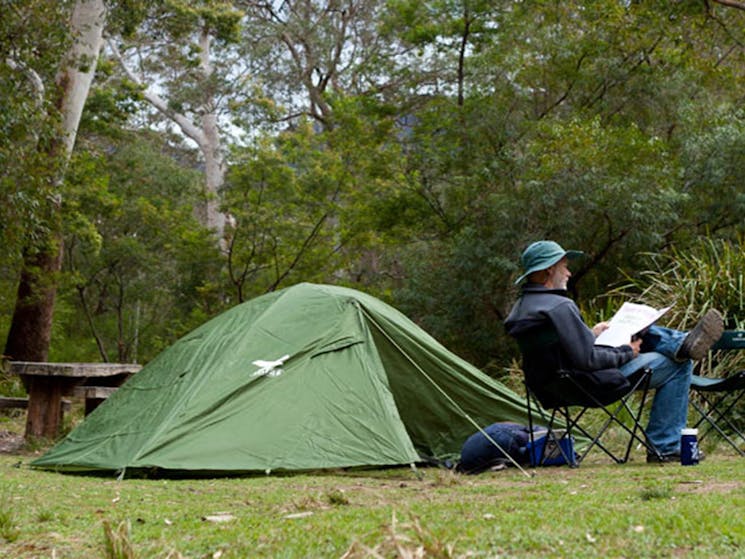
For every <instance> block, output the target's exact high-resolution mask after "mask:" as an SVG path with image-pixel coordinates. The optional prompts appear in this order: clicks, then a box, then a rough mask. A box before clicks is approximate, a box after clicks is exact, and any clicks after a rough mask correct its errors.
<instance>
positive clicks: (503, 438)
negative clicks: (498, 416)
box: [457, 423, 530, 474]
mask: <svg viewBox="0 0 745 559" xmlns="http://www.w3.org/2000/svg"><path fill="white" fill-rule="evenodd" d="M484 432H485V433H486V434H487V435H489V437H491V438H492V439H493V440H494V442H496V443H497V444H498V445H499V447H500V448H502V449H504V451H505V452H506V453H507V454H509V456H511V457H512V458H513V459H514V460H515V462H517V463H518V464H527V463H529V462H530V456H529V454H528V450H527V447H528V441H529V440H530V431H529V430H528V427H526V426H525V425H519V424H517V423H492V424H491V425H489V426H488V427H485V428H484ZM510 463H511V462H510V459H509V458H508V457H507V456H506V455H505V454H504V453H503V452H502V451H501V450H499V448H497V447H496V446H495V445H494V443H493V442H492V441H490V440H489V439H488V438H487V437H486V436H485V435H484V433H482V432H481V431H477V432H476V433H474V434H473V435H471V436H470V437H468V439H466V442H465V443H464V444H463V448H462V449H461V452H460V462H459V463H458V467H457V470H458V471H459V472H461V473H464V474H478V473H481V472H483V471H486V470H488V469H489V468H492V467H494V466H499V465H502V464H510Z"/></svg>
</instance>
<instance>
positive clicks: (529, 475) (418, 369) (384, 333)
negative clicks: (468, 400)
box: [360, 305, 533, 478]
mask: <svg viewBox="0 0 745 559" xmlns="http://www.w3.org/2000/svg"><path fill="white" fill-rule="evenodd" d="M360 308H361V311H362V314H364V315H365V316H366V317H367V318H368V320H369V321H370V322H371V323H372V324H373V325H374V326H375V327H376V328H377V329H378V331H379V332H380V333H381V334H383V336H385V337H386V338H388V341H389V342H390V343H391V344H393V346H394V347H395V348H396V349H398V351H400V352H401V355H403V356H404V357H405V358H406V359H407V360H408V361H409V362H410V363H411V364H412V365H413V366H414V368H415V369H416V370H417V371H419V372H420V373H421V374H422V375H424V377H425V378H426V379H427V380H428V381H429V382H430V383H431V384H432V385H433V386H434V387H435V388H436V389H437V390H438V391H439V392H440V393H441V394H442V395H443V396H445V398H446V399H447V400H448V401H449V402H450V403H451V404H452V405H453V407H454V408H455V409H456V410H457V411H458V413H460V414H461V416H463V417H464V418H465V419H466V420H467V421H469V422H470V423H471V424H472V425H473V426H474V427H476V429H477V430H478V431H479V432H480V433H481V434H482V435H484V437H486V440H488V441H489V442H490V443H491V444H493V445H494V446H495V447H496V448H497V450H499V451H500V452H501V453H502V454H503V455H504V456H506V457H507V458H509V460H510V462H512V463H513V464H514V465H515V466H516V467H517V468H518V469H519V470H520V471H521V472H522V473H523V474H525V476H526V477H528V478H531V477H533V476H531V474H529V473H528V472H526V471H525V469H524V468H523V467H522V466H520V464H518V463H517V461H516V460H515V459H514V458H513V457H512V456H511V455H510V453H509V452H507V451H506V450H504V449H503V448H502V447H501V446H500V445H499V443H498V442H497V441H495V440H494V439H493V438H492V437H491V436H490V435H489V433H487V432H486V431H484V429H483V428H482V427H481V425H479V424H478V422H476V421H474V419H473V418H472V417H471V416H470V415H468V414H467V413H466V412H465V410H463V408H461V407H460V406H459V405H458V402H456V401H455V400H454V399H453V398H452V397H451V396H450V394H448V393H447V392H445V391H444V390H443V389H442V387H441V386H440V385H439V384H437V383H436V382H435V381H434V380H433V379H432V377H430V376H429V375H428V374H427V373H426V371H425V370H424V369H422V368H421V367H420V366H419V364H418V363H416V362H415V361H414V360H413V359H411V357H410V356H409V354H408V353H406V352H405V351H404V350H403V349H402V348H401V347H400V346H399V345H398V344H397V343H396V341H395V340H393V339H392V338H391V337H390V336H389V335H388V334H387V332H386V331H385V330H383V329H382V328H381V327H380V325H379V324H378V323H377V321H376V320H375V318H374V317H372V316H371V315H370V314H369V313H367V312H366V311H365V309H364V308H363V307H362V306H361V305H360Z"/></svg>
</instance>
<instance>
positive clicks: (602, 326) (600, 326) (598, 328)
mask: <svg viewBox="0 0 745 559" xmlns="http://www.w3.org/2000/svg"><path fill="white" fill-rule="evenodd" d="M608 328H610V325H609V324H608V323H607V322H598V323H597V324H596V325H595V326H593V327H592V333H593V334H595V337H596V338H597V337H598V336H599V335H600V334H601V333H602V332H604V331H605V330H607V329H608Z"/></svg>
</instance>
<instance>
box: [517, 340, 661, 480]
mask: <svg viewBox="0 0 745 559" xmlns="http://www.w3.org/2000/svg"><path fill="white" fill-rule="evenodd" d="M517 342H518V345H519V346H520V351H521V353H522V356H523V375H524V384H525V392H526V401H527V412H528V430H529V432H530V435H531V440H530V448H531V453H530V459H531V466H542V465H550V464H562V463H566V464H569V465H570V466H572V467H576V466H579V464H580V463H581V462H582V461H583V460H584V459H585V457H586V456H587V454H588V453H589V452H590V450H592V449H593V448H595V447H598V448H599V449H600V450H602V451H603V452H604V453H605V454H606V455H608V456H609V457H610V458H611V459H612V460H613V461H614V462H616V463H619V464H620V463H624V462H627V461H628V459H629V455H630V453H631V447H632V446H633V444H634V442H635V441H636V442H638V443H639V444H641V445H642V446H644V447H645V448H646V450H647V452H648V453H649V454H656V455H658V456H659V452H658V451H657V449H656V448H655V447H654V446H653V445H652V444H651V443H650V442H649V440H648V438H647V436H646V432H645V431H644V428H643V427H642V426H641V423H640V419H641V414H642V411H643V408H644V404H645V402H646V399H647V394H648V391H649V382H650V380H651V377H652V371H651V370H650V369H640V370H639V371H637V372H635V373H634V374H633V375H631V376H629V377H625V376H624V375H623V374H622V373H621V372H620V371H619V370H617V369H608V370H603V371H595V372H588V373H583V374H580V373H576V372H572V371H570V370H565V369H559V370H548V369H546V363H547V362H544V363H542V361H543V359H542V356H545V355H547V354H550V353H551V352H553V351H558V346H557V344H558V336H557V335H556V333H555V331H554V330H553V327H546V326H541V327H538V328H534V329H531V330H530V331H529V332H526V333H525V334H523V335H521V336H520V337H519V338H518V339H517ZM636 391H640V393H641V398H640V400H639V404H638V406H637V408H636V410H634V409H632V403H631V399H632V396H633V395H634V393H635V392H636ZM611 404H615V405H613V406H611ZM534 409H535V411H537V412H538V415H539V416H540V417H541V419H542V420H543V422H544V423H545V424H546V430H547V432H546V435H545V438H543V439H542V440H537V439H536V437H535V430H536V429H535V426H534ZM590 409H598V410H602V412H603V413H604V414H605V421H604V423H603V424H602V426H601V427H600V428H599V429H598V430H597V431H595V432H594V433H591V432H590V431H589V430H588V428H585V427H584V426H583V425H582V424H580V420H581V419H582V418H583V417H584V415H585V414H586V413H587V411H588V410H590ZM544 410H547V411H550V412H551V413H550V416H549V417H548V419H547V413H546V411H544ZM624 411H625V412H626V415H627V417H628V418H629V419H630V420H631V422H632V423H633V424H632V426H631V427H629V426H628V425H627V424H626V423H625V421H624V419H625V418H624V415H623V412H624ZM612 425H615V426H618V427H620V428H621V429H623V430H624V431H625V432H626V434H628V435H629V441H628V444H627V446H626V450H625V453H624V454H623V456H622V457H619V456H616V455H615V454H614V453H613V452H612V451H611V450H610V449H609V448H608V447H607V445H606V444H604V443H603V442H602V437H603V435H605V433H606V432H607V431H608V429H609V428H610V427H611V426H612ZM575 433H577V434H579V435H581V436H584V437H586V438H587V439H589V441H590V443H589V444H588V446H587V447H586V448H585V450H584V452H583V453H582V454H581V455H577V454H575V452H574V450H573V443H572V441H573V438H574V434H575Z"/></svg>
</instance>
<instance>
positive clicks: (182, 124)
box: [107, 40, 208, 150]
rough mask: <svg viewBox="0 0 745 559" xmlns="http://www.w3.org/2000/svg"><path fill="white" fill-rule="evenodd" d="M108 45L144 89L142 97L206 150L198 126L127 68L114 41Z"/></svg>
mask: <svg viewBox="0 0 745 559" xmlns="http://www.w3.org/2000/svg"><path fill="white" fill-rule="evenodd" d="M107 43H108V46H109V48H110V49H111V52H112V53H113V55H114V58H116V59H117V61H118V62H119V66H121V68H122V70H124V72H125V73H126V74H127V77H128V78H129V79H130V80H132V81H133V82H134V83H135V84H137V85H138V86H139V87H141V88H142V89H143V92H142V95H143V96H144V97H145V100H146V101H147V102H148V103H150V104H151V105H152V106H153V107H155V108H156V109H157V110H158V111H159V112H160V113H162V114H163V115H164V116H166V117H167V118H169V119H170V120H172V121H173V122H175V123H176V125H177V126H178V127H179V128H181V131H182V132H183V133H184V134H185V135H186V136H188V137H189V138H191V139H192V140H194V141H195V142H196V143H197V144H198V145H199V146H200V148H202V149H203V150H204V149H206V147H207V145H208V144H207V139H206V138H205V135H204V132H203V131H202V130H200V129H199V128H198V127H197V126H195V125H194V123H193V122H192V121H191V120H189V119H188V118H187V117H186V116H184V115H183V114H181V113H177V112H176V111H174V110H172V109H171V108H169V107H168V103H167V102H166V101H165V100H164V99H163V98H162V97H161V96H160V95H158V94H157V93H155V92H154V91H152V90H151V89H150V88H149V87H148V86H146V85H145V84H144V82H143V81H142V79H141V78H140V77H139V76H138V75H136V74H135V73H134V72H133V71H132V69H131V68H130V67H129V66H127V64H126V61H125V60H124V57H123V56H122V54H121V52H119V49H118V48H117V46H116V45H115V44H114V41H112V40H109V41H107Z"/></svg>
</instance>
